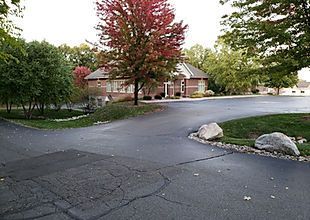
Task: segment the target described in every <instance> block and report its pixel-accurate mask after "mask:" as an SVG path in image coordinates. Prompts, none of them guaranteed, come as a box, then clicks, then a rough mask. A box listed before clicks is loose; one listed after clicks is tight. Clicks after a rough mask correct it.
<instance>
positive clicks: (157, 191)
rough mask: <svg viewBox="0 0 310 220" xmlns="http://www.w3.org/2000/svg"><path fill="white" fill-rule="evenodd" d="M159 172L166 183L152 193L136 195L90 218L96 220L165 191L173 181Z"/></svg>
mask: <svg viewBox="0 0 310 220" xmlns="http://www.w3.org/2000/svg"><path fill="white" fill-rule="evenodd" d="M159 174H160V175H161V177H162V178H163V180H164V183H163V184H162V185H161V186H160V187H159V188H157V189H156V190H155V191H153V192H151V193H148V194H145V195H142V196H137V197H134V198H132V199H130V200H128V201H127V202H126V203H124V204H123V205H120V206H117V207H114V208H112V209H110V210H108V211H106V212H104V213H102V214H100V215H97V216H95V217H93V218H90V219H89V220H96V219H98V218H101V217H104V216H106V215H108V214H111V213H113V212H115V211H117V210H119V209H121V208H124V207H126V206H129V205H130V204H131V203H133V202H135V201H137V200H139V199H144V198H148V197H151V196H155V195H156V194H158V193H160V192H161V191H163V190H164V189H165V188H166V187H167V186H168V185H169V184H170V183H171V180H170V179H169V178H168V177H166V176H165V175H164V174H162V173H161V172H159Z"/></svg>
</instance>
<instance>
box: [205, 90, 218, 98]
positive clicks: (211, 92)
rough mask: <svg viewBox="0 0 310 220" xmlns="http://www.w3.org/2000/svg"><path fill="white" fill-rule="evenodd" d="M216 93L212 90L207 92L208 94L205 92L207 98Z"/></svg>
mask: <svg viewBox="0 0 310 220" xmlns="http://www.w3.org/2000/svg"><path fill="white" fill-rule="evenodd" d="M214 94H215V93H214V92H213V91H212V90H207V91H206V92H205V95H204V96H205V97H210V96H214Z"/></svg>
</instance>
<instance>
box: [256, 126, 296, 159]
mask: <svg viewBox="0 0 310 220" xmlns="http://www.w3.org/2000/svg"><path fill="white" fill-rule="evenodd" d="M255 147H256V148H258V149H260V150H266V151H270V152H274V151H276V152H279V153H284V154H289V155H293V156H299V155H300V152H299V150H298V148H297V147H296V144H295V143H294V142H293V141H292V140H291V139H290V138H289V137H288V136H286V135H285V134H282V133H280V132H275V133H272V134H264V135H262V136H260V137H259V138H257V139H256V141H255Z"/></svg>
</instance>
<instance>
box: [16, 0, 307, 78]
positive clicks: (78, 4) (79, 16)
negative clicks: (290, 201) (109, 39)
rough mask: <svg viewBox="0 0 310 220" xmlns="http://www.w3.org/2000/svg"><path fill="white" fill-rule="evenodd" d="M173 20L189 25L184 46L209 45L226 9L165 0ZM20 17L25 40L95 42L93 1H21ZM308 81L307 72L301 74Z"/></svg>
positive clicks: (211, 1) (206, 0) (215, 3)
mask: <svg viewBox="0 0 310 220" xmlns="http://www.w3.org/2000/svg"><path fill="white" fill-rule="evenodd" d="M169 1H170V3H171V4H173V5H174V7H175V9H176V19H177V20H183V21H184V23H185V24H187V25H188V26H189V29H188V31H187V33H186V42H185V45H184V47H185V48H189V47H191V46H193V45H195V44H201V45H203V46H205V47H209V48H212V47H213V46H214V43H215V41H216V39H217V37H218V35H220V33H221V26H220V21H221V17H222V16H223V15H224V14H226V13H229V12H230V10H231V9H230V7H228V6H222V5H221V4H219V0H191V1H189V0H169ZM23 5H24V6H25V11H24V17H23V18H22V19H19V20H18V21H17V26H19V27H20V28H21V29H22V30H23V31H22V33H21V36H22V37H23V38H25V39H26V40H27V41H32V40H46V41H48V42H50V43H52V44H54V45H56V46H58V45H61V44H64V43H66V44H68V45H70V46H74V45H79V44H81V43H85V42H86V40H87V41H90V42H94V43H95V42H97V41H98V37H97V34H98V32H97V31H96V30H95V26H96V25H97V24H98V20H97V16H96V9H95V1H94V0H24V2H23ZM301 76H302V78H304V79H307V80H308V81H310V72H309V71H304V72H303V73H301Z"/></svg>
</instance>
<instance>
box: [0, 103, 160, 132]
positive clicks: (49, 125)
mask: <svg viewBox="0 0 310 220" xmlns="http://www.w3.org/2000/svg"><path fill="white" fill-rule="evenodd" d="M160 108H161V106H159V105H149V104H140V105H139V106H134V105H133V104H131V103H128V102H122V103H113V104H110V105H108V106H105V107H103V108H99V109H97V110H96V112H95V113H94V114H91V115H89V116H88V117H85V118H80V119H77V120H73V121H60V122H56V121H53V119H66V118H71V117H75V116H80V115H83V112H81V111H72V112H69V111H68V110H65V109H62V110H60V111H58V112H56V111H54V110H46V112H45V114H44V116H43V117H42V116H40V115H39V113H38V112H37V111H34V113H33V118H32V119H30V120H28V119H25V117H24V115H23V111H22V109H19V110H15V109H14V110H12V112H11V113H10V114H8V113H7V112H6V111H5V110H4V109H3V110H0V117H2V118H5V119H8V120H10V121H12V122H15V123H18V124H22V125H25V126H29V127H33V128H40V129H63V128H79V127H87V126H91V125H93V124H94V123H96V122H98V121H100V122H106V121H115V120H120V119H125V118H128V117H134V116H138V115H143V114H146V113H149V112H153V111H156V110H159V109H160Z"/></svg>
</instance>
